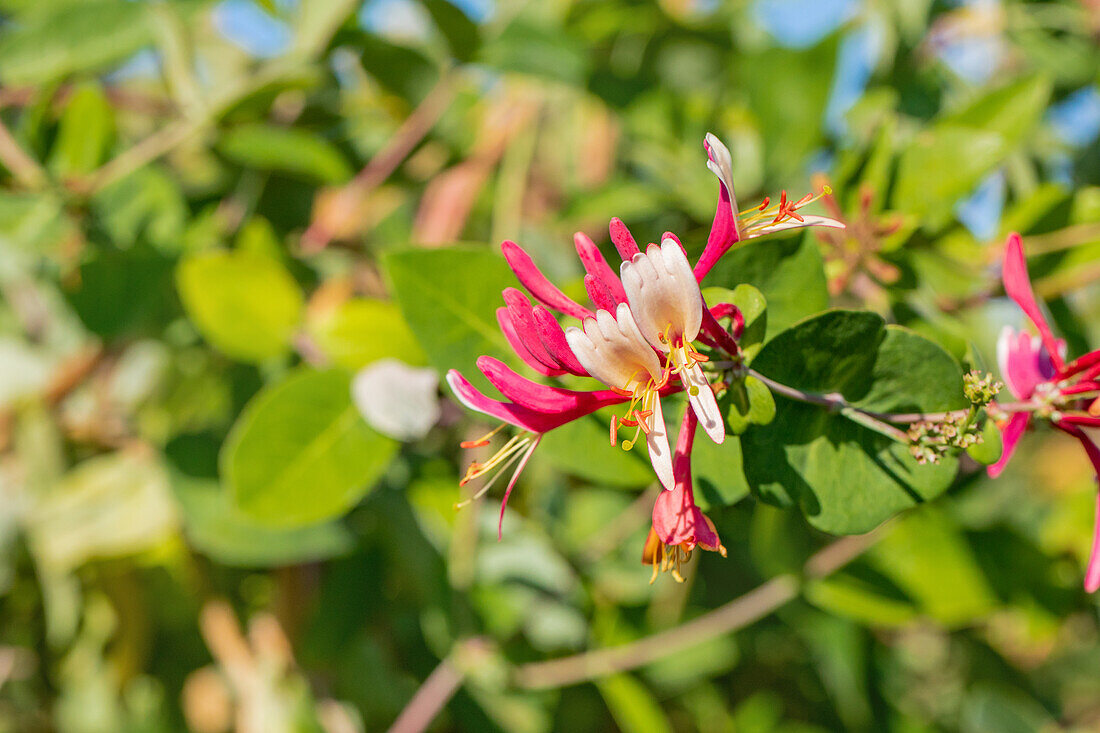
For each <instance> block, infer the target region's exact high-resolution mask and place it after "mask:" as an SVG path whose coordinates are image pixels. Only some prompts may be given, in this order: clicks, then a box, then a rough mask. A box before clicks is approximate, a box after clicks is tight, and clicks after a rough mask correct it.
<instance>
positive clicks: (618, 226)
mask: <svg viewBox="0 0 1100 733" xmlns="http://www.w3.org/2000/svg"><path fill="white" fill-rule="evenodd" d="M608 231H609V232H610V233H611V241H612V242H614V243H615V249H617V250H618V251H619V256H620V257H622V258H623V261H624V262H629V261H630V258H631V257H633V256H634V255H636V254H638V251H639V250H638V243H637V242H635V241H634V236H633V235H632V234H631V233H630V230H629V229H627V228H626V224H623V220H622V219H620V218H618V217H615V218H613V219H612V220H611V224H610V225H609V226H608Z"/></svg>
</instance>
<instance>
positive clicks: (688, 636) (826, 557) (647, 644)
mask: <svg viewBox="0 0 1100 733" xmlns="http://www.w3.org/2000/svg"><path fill="white" fill-rule="evenodd" d="M880 531H881V530H875V531H874V532H870V533H868V534H865V535H854V536H851V537H845V538H843V539H840V540H837V541H836V542H833V543H832V544H831V545H827V546H826V547H825V548H824V549H822V550H820V551H819V552H817V553H816V554H815V555H813V556H812V557H811V558H810V559H809V560H808V561H807V562H806V564H805V566H804V567H803V574H804V576H805V577H808V578H821V577H825V576H826V575H829V574H831V573H832V572H834V571H836V570H838V569H840V568H842V567H844V566H845V565H847V564H848V563H849V562H851V561H852V560H854V559H855V558H856V557H858V556H859V555H860V554H861V553H863V551H864V550H866V549H867V548H869V547H870V546H871V545H873V544H874V543H875V541H876V540H877V539H878V537H879V534H880ZM800 587H801V580H800V579H799V578H798V577H796V576H794V575H780V576H778V577H775V578H772V579H771V580H769V581H767V582H765V583H763V584H762V585H759V586H757V587H756V588H754V589H753V590H751V591H749V592H748V593H746V594H745V595H743V596H740V597H738V598H735V599H734V600H732V601H730V602H729V603H727V604H725V605H724V606H719V607H718V608H716V609H714V610H713V611H710V612H708V613H705V614H703V615H702V616H699V617H697V618H695V619H692V620H691V621H688V622H687V623H684V624H681V625H680V626H677V627H675V628H672V629H669V630H667V631H662V632H659V633H656V634H652V635H650V636H647V637H645V638H643V639H639V640H638V641H635V642H631V643H629V644H623V645H621V646H615V647H610V648H607V649H597V650H594V651H588V652H582V653H581V654H575V655H573V656H569V657H564V658H562V659H552V660H549V661H546V662H532V663H530V664H524V665H522V666H520V667H519V668H517V669H516V671H515V682H516V684H517V685H518V686H519V687H523V688H526V689H532V690H541V689H548V688H556V687H565V686H567V685H573V684H577V683H578V682H585V681H587V680H591V679H595V678H597V677H604V676H606V675H610V674H614V673H616V672H624V671H627V670H630V669H635V668H637V667H641V666H644V665H646V664H649V663H650V662H654V661H656V660H658V659H661V658H663V657H667V656H669V655H671V654H675V653H676V652H679V651H683V650H684V649H687V648H689V647H691V646H694V645H697V644H700V643H702V642H705V641H706V640H707V639H712V638H715V637H717V636H721V635H723V634H728V633H730V632H733V631H736V630H738V629H741V628H744V627H745V626H748V625H749V624H751V623H753V622H754V621H758V620H759V619H761V618H764V617H765V616H767V615H768V614H770V613H772V612H773V611H775V610H777V609H778V608H781V607H782V606H784V605H786V604H787V603H789V602H790V601H792V600H794V599H795V598H796V597H797V596H798V592H799V589H800Z"/></svg>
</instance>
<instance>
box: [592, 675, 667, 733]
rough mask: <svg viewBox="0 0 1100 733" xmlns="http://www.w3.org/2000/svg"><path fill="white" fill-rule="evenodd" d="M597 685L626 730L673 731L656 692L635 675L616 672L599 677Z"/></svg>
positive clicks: (629, 732) (626, 732) (645, 732)
mask: <svg viewBox="0 0 1100 733" xmlns="http://www.w3.org/2000/svg"><path fill="white" fill-rule="evenodd" d="M596 688H597V689H598V690H599V691H600V694H601V695H602V696H603V699H604V702H605V703H607V709H608V710H610V711H611V715H612V717H614V718H615V722H616V723H617V724H618V726H619V730H621V731H623V733H671V731H672V726H671V725H669V722H668V719H667V718H666V717H665V713H664V711H663V710H662V709H661V706H660V705H659V704H658V703H657V700H656V699H655V698H654V697H653V693H652V692H650V691H649V689H648V688H647V687H646V686H645V685H643V684H642V683H641V682H639V681H638V680H637V679H636V678H634V677H631V676H630V675H628V674H616V675H612V676H610V677H604V678H603V679H600V680H597V681H596Z"/></svg>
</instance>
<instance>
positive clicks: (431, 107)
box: [302, 71, 455, 252]
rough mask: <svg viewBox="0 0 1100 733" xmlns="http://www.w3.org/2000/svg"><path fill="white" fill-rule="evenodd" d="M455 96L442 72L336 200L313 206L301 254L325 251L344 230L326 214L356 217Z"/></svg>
mask: <svg viewBox="0 0 1100 733" xmlns="http://www.w3.org/2000/svg"><path fill="white" fill-rule="evenodd" d="M454 93H455V88H454V73H453V72H451V71H444V72H443V74H442V75H441V76H440V78H439V81H438V82H436V84H435V86H434V87H432V89H431V91H429V92H428V94H427V95H426V96H425V97H424V99H423V100H421V102H420V104H419V105H417V107H416V109H414V110H413V112H412V114H410V115H409V116H408V117H406V118H405V121H404V122H402V123H401V126H400V127H398V128H397V130H396V131H395V132H394V134H393V136H392V137H390V139H389V141H387V143H386V145H385V146H384V147H383V148H382V149H381V150H379V151H378V152H377V153H376V154H375V155H374V157H373V158H371V159H370V162H368V163H367V164H366V165H365V166H364V167H363V169H362V170H361V171H359V173H357V174H356V175H355V178H353V179H352V180H351V182H350V183H348V184H347V185H346V186H344V187H343V188H342V189H340V190H339V191H337V192H336V194H335V199H334V200H331V201H329V202H328V204H327V205H325V206H315V208H314V216H313V221H312V222H311V223H310V226H309V228H308V229H306V231H305V233H303V234H302V251H304V252H318V251H320V250H322V249H324V248H325V246H326V245H327V244H328V243H329V241H331V240H332V239H333V238H334V237H335V236H336V232H334V231H333V230H334V229H337V230H338V229H341V228H343V227H342V226H340V224H339V223H338V224H337V226H332V224H331V223H330V222H327V221H325V219H327V218H328V216H326V214H329V213H333V212H335V214H336V216H337V218H342V217H340V216H339V214H341V213H345V212H346V213H347V214H348V215H351V216H355V212H358V210H359V208H360V206H359V203H360V202H362V201H363V200H364V199H366V198H367V195H368V194H369V193H370V192H371V191H373V190H374V189H375V188H377V187H378V186H380V185H381V184H382V183H383V182H384V181H385V180H386V179H387V178H389V177H390V175H392V174H393V172H394V171H395V170H397V166H399V165H401V162H402V161H403V160H405V158H407V157H408V156H409V154H410V153H411V152H412V151H413V149H414V148H415V147H416V146H417V145H419V144H420V141H421V140H423V139H424V136H425V135H427V134H428V133H429V132H431V130H432V128H433V127H435V124H436V122H438V121H439V118H440V117H442V116H443V113H444V112H445V111H446V110H447V108H448V107H449V106H450V104H451V100H452V98H453V97H454Z"/></svg>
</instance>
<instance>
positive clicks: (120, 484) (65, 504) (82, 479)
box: [27, 448, 178, 572]
mask: <svg viewBox="0 0 1100 733" xmlns="http://www.w3.org/2000/svg"><path fill="white" fill-rule="evenodd" d="M27 521H28V530H29V531H28V534H29V538H30V544H31V547H32V548H33V553H34V557H35V559H36V560H37V561H38V562H39V563H42V564H43V565H44V566H46V567H48V568H49V569H50V570H51V571H59V572H66V571H69V570H73V569H75V568H77V567H79V566H80V565H82V564H83V563H85V562H87V561H89V560H93V559H102V558H111V557H122V556H125V555H132V554H135V553H138V552H144V551H146V550H149V549H151V548H153V547H155V546H157V545H159V544H160V543H162V542H164V541H166V540H167V539H169V538H170V537H172V536H173V534H174V532H175V530H176V526H177V521H178V517H177V513H176V505H175V502H174V501H173V500H172V493H171V489H170V487H169V483H168V473H167V471H166V469H165V467H164V464H163V462H162V460H161V458H160V456H159V455H158V454H157V453H155V452H153V451H152V449H149V448H135V449H131V450H123V451H119V452H117V453H110V454H105V455H102V456H96V457H95V458H89V459H88V460H86V461H84V462H83V463H81V464H79V465H78V466H77V467H76V468H74V469H72V470H71V471H69V473H67V474H65V476H63V477H62V478H61V480H60V481H58V482H57V484H55V485H54V486H52V487H51V488H50V490H49V492H48V493H47V494H46V495H45V496H44V497H42V498H41V500H40V501H38V502H36V503H35V504H34V505H33V507H32V509H31V511H30V512H29V514H28V517H27Z"/></svg>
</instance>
